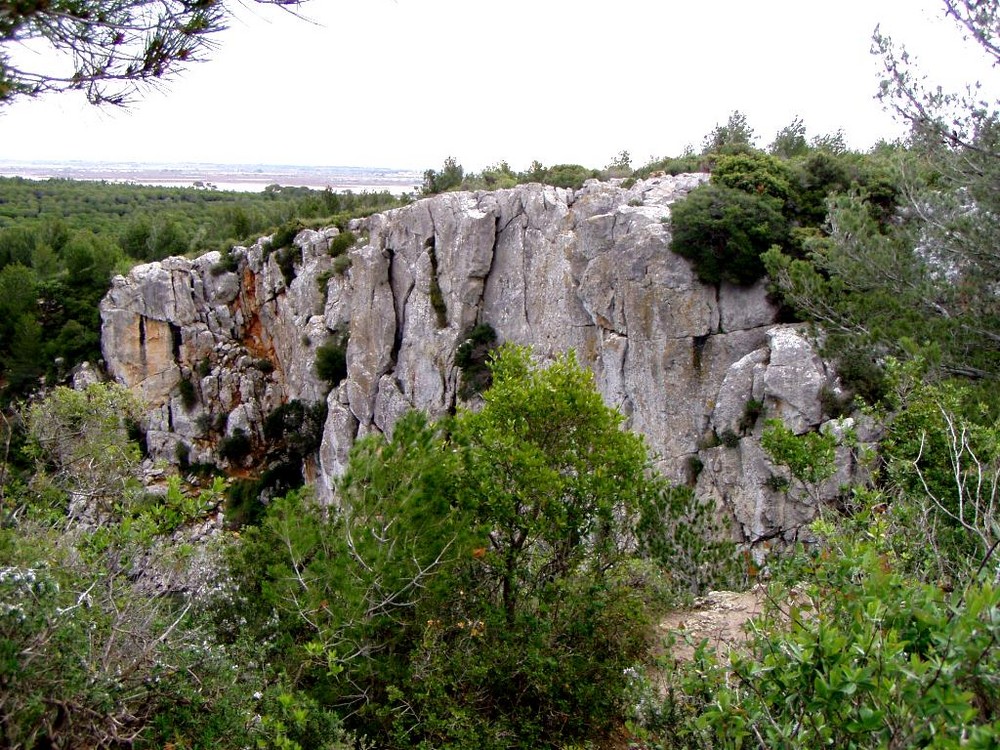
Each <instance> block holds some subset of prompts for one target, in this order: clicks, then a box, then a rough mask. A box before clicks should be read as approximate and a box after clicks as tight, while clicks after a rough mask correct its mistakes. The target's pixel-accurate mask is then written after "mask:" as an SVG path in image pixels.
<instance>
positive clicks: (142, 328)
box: [139, 315, 148, 372]
mask: <svg viewBox="0 0 1000 750" xmlns="http://www.w3.org/2000/svg"><path fill="white" fill-rule="evenodd" d="M147 361H148V360H147V359H146V316H145V315H140V316H139V365H140V367H141V368H142V369H141V372H145V371H146V363H147Z"/></svg>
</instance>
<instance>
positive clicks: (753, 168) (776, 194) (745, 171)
mask: <svg viewBox="0 0 1000 750" xmlns="http://www.w3.org/2000/svg"><path fill="white" fill-rule="evenodd" d="M793 180H794V177H793V175H792V172H791V170H790V169H789V168H788V167H787V166H786V164H785V162H783V161H781V160H780V159H777V158H775V157H774V156H769V155H767V154H764V153H761V152H759V151H754V152H752V153H746V154H733V155H723V156H720V157H719V158H718V159H717V160H716V162H715V168H714V169H713V170H712V182H713V183H716V184H719V185H725V186H726V187H731V188H734V189H736V190H742V191H743V192H745V193H750V194H752V195H766V196H770V197H771V198H777V199H778V200H780V201H781V202H782V203H784V202H785V201H787V200H789V199H790V198H791V197H792V184H793Z"/></svg>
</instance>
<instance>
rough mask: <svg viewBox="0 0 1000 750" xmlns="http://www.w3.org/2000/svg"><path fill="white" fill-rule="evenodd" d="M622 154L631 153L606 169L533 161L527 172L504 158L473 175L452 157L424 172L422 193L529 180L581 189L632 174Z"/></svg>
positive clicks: (490, 187) (497, 186) (506, 185)
mask: <svg viewBox="0 0 1000 750" xmlns="http://www.w3.org/2000/svg"><path fill="white" fill-rule="evenodd" d="M622 156H625V157H626V158H627V157H628V154H627V153H624V152H623V154H619V156H618V157H617V160H613V162H612V164H611V165H609V166H608V168H607V169H605V170H604V172H601V171H600V170H597V169H588V168H587V167H584V166H581V165H580V164H556V165H554V166H551V167H545V166H542V164H541V162H538V161H534V162H532V163H531V165H530V166H529V167H528V169H527V170H525V171H524V172H515V171H514V170H512V169H511V168H510V165H509V164H508V163H507V162H505V161H501V162H498V163H497V164H494V165H492V166H489V167H486V168H485V169H484V170H483V171H482V172H472V173H469V174H466V173H465V170H463V169H462V165H461V164H459V163H458V162H457V161H456V160H455V158H454V157H452V156H449V157H448V158H447V159H445V162H444V166H443V167H442V169H441V171H440V172H438V171H436V170H433V169H428V170H427V171H426V172H424V184H423V189H422V192H423V194H424V195H436V194H437V193H444V192H447V191H450V190H499V189H502V188H511V187H514V186H515V185H523V184H526V183H529V182H540V183H542V184H544V185H554V186H556V187H563V188H573V189H579V188H581V187H583V183H584V182H585V181H586V180H589V179H592V178H601V177H602V176H603V177H608V176H615V177H622V176H630V175H631V173H632V170H631V168H629V166H628V162H627V161H626V162H624V163H622V161H621V158H622Z"/></svg>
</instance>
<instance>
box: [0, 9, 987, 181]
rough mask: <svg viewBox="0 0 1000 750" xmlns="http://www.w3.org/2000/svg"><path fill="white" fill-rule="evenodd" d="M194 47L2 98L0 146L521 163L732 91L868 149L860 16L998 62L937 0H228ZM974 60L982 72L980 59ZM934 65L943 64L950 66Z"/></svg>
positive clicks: (638, 154) (254, 159) (867, 33)
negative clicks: (99, 81)
mask: <svg viewBox="0 0 1000 750" xmlns="http://www.w3.org/2000/svg"><path fill="white" fill-rule="evenodd" d="M235 7H236V10H237V17H236V18H234V19H233V20H232V21H231V23H230V27H229V29H228V30H227V31H225V32H223V33H222V34H220V35H218V37H217V39H218V42H219V45H220V46H219V49H218V50H217V51H216V52H215V53H214V55H213V57H212V59H211V60H209V61H208V62H204V63H200V64H197V65H195V66H193V67H191V68H189V69H188V70H187V71H186V72H185V73H184V74H183V75H182V76H180V77H179V78H177V79H175V80H173V81H172V82H171V83H170V84H169V85H168V86H167V87H166V88H165V89H164V90H162V91H156V90H154V91H150V92H147V93H146V94H145V95H144V96H143V97H142V98H141V99H140V100H139V101H138V102H137V103H136V104H135V105H134V106H132V107H131V108H130V109H129V110H127V111H119V110H106V109H105V110H96V109H94V108H93V107H90V106H89V105H87V104H85V103H84V102H83V101H82V97H80V96H77V95H68V94H62V95H55V96H50V97H48V98H45V99H41V100H36V101H21V102H18V103H16V104H14V105H11V106H8V107H7V108H5V109H2V110H0V159H17V160H67V159H79V160H97V161H126V160H128V161H149V162H174V161H186V162H215V163H262V164H302V165H315V166H333V165H338V166H372V167H378V166H381V167H400V168H417V169H423V168H426V167H439V166H440V165H441V163H442V161H443V160H444V158H445V157H446V156H449V155H454V156H455V157H457V158H458V160H459V162H460V163H462V164H463V165H464V166H465V167H466V169H467V170H469V169H480V168H482V167H484V166H486V165H488V164H492V163H495V162H497V161H499V160H501V159H505V160H507V161H508V162H509V163H510V164H511V166H512V167H514V168H515V169H523V168H525V167H527V165H528V164H529V163H530V162H531V161H532V160H533V159H538V160H540V161H541V162H543V163H544V164H546V165H550V164H557V163H564V162H572V163H582V164H584V165H586V166H590V167H601V166H604V165H605V164H607V163H608V162H609V161H610V160H611V158H612V157H613V156H614V155H615V154H617V153H618V152H619V151H621V150H623V149H625V150H628V151H629V152H630V153H631V155H632V161H633V165H635V166H638V165H640V164H643V163H645V162H646V161H647V160H648V159H649V158H650V157H651V156H666V155H676V154H678V153H680V152H681V150H682V149H683V148H684V146H685V145H687V144H693V145H696V146H698V145H700V143H701V140H702V138H703V137H704V135H705V134H706V133H707V132H708V131H709V130H711V128H712V127H713V126H714V125H715V124H716V123H719V122H724V121H725V120H726V118H727V117H728V114H729V113H730V112H731V111H732V110H734V109H739V110H741V111H743V112H744V113H746V115H747V116H748V119H749V122H750V124H751V125H752V126H753V127H754V129H755V130H756V132H757V134H758V135H759V136H760V145H762V146H766V145H767V143H769V142H770V140H771V139H772V138H773V136H774V134H775V132H776V131H777V130H778V129H779V128H780V127H782V126H784V125H786V124H788V123H789V122H791V120H792V118H793V117H795V116H796V115H798V116H801V117H802V118H803V119H804V120H805V123H806V126H807V128H808V131H809V135H810V136H813V135H817V134H821V133H827V132H832V131H835V130H837V129H839V128H843V130H844V131H845V133H846V135H847V138H848V141H849V143H850V144H851V145H852V146H854V147H857V148H867V147H868V146H870V145H872V144H873V143H874V142H875V141H877V140H878V139H879V138H881V137H886V138H893V137H896V136H897V135H899V134H900V133H901V132H902V131H901V129H900V126H899V125H897V124H895V123H894V122H893V120H892V118H891V117H890V116H889V115H887V114H886V113H884V112H883V111H882V109H881V107H880V105H879V104H878V102H876V101H875V100H874V99H873V95H874V93H875V91H876V89H877V85H878V77H879V68H878V60H877V59H876V58H875V57H873V56H872V55H871V54H870V53H869V49H870V47H871V34H872V31H873V29H874V28H875V26H876V24H879V23H881V25H882V29H883V31H885V32H887V33H889V34H891V35H892V36H893V38H894V39H895V40H897V41H899V42H906V44H907V46H908V47H909V48H910V49H911V51H912V52H913V53H915V54H916V55H917V56H918V58H919V59H920V61H921V62H922V67H924V68H925V69H926V70H927V72H928V73H931V74H933V77H934V79H935V81H937V80H938V79H944V81H945V82H946V83H947V82H954V81H964V80H971V79H973V78H975V77H976V75H975V71H977V70H978V71H979V77H980V78H981V77H982V76H983V75H987V76H989V75H995V74H994V73H991V72H990V71H989V69H988V68H983V67H982V66H981V65H979V63H978V59H974V60H970V58H969V57H968V55H967V54H965V52H966V51H967V50H968V48H967V47H963V45H962V43H961V37H960V35H959V34H958V32H957V31H956V30H955V27H954V25H953V24H952V23H951V22H950V21H948V20H946V19H945V18H944V14H943V11H942V9H941V4H940V2H934V1H933V0H841V2H839V3H829V2H824V3H820V2H817V1H816V0H757V1H756V2H749V1H748V0H714V1H706V0H702V1H700V2H699V1H697V0H688V1H686V2H679V1H678V0H612V1H611V2H608V1H605V2H591V1H590V0H503V1H502V2H490V3H487V2H476V0H312V1H311V2H309V3H307V4H306V5H305V6H304V9H303V13H304V14H305V15H306V16H307V17H308V18H309V19H311V20H312V22H311V23H310V22H306V21H303V20H301V19H297V18H295V17H293V16H291V15H289V14H288V13H283V12H280V11H277V10H275V9H273V8H266V7H260V6H256V5H254V4H253V3H249V4H248V6H239V5H235ZM984 71H985V72H984ZM949 77H950V78H949Z"/></svg>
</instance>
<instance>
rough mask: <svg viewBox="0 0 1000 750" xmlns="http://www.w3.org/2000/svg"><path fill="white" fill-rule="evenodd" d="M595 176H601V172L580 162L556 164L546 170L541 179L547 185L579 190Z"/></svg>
mask: <svg viewBox="0 0 1000 750" xmlns="http://www.w3.org/2000/svg"><path fill="white" fill-rule="evenodd" d="M594 177H600V172H598V171H597V170H594V169H587V168H586V167H583V166H580V165H579V164H556V165H555V166H552V167H549V168H547V169H546V170H545V172H544V173H543V174H542V175H541V181H542V182H544V183H545V184H546V185H554V186H555V187H561V188H572V189H574V190H579V189H580V188H582V187H583V183H584V182H585V181H586V180H589V179H591V178H594Z"/></svg>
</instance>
